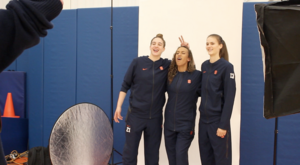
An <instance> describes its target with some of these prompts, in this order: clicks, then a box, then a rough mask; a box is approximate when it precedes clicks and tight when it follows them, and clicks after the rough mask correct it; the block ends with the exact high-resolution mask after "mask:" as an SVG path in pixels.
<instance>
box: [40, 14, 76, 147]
mask: <svg viewBox="0 0 300 165" xmlns="http://www.w3.org/2000/svg"><path fill="white" fill-rule="evenodd" d="M76 17H77V10H64V11H62V13H61V14H60V15H59V16H58V17H57V18H56V19H54V20H53V24H54V25H55V24H57V25H58V26H55V28H54V29H53V30H50V31H49V35H48V36H47V37H46V38H45V39H44V133H43V134H44V141H43V144H44V146H46V145H48V140H49V137H50V132H51V130H52V127H53V125H54V123H55V122H56V120H57V119H58V117H59V116H60V115H61V114H62V113H63V112H64V111H65V110H66V109H67V108H69V107H70V106H73V105H74V104H75V95H76V92H75V91H76V36H77V31H76V21H77V18H76Z"/></svg>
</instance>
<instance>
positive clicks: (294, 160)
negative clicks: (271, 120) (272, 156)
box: [277, 114, 300, 165]
mask: <svg viewBox="0 0 300 165" xmlns="http://www.w3.org/2000/svg"><path fill="white" fill-rule="evenodd" d="M299 118H300V114H295V115H289V116H283V117H279V118H278V139H277V164H278V165H280V164H290V165H292V164H300V156H299V155H300V150H299V148H300V143H299V138H300V129H299V125H300V120H299Z"/></svg>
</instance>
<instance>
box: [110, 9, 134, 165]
mask: <svg viewBox="0 0 300 165" xmlns="http://www.w3.org/2000/svg"><path fill="white" fill-rule="evenodd" d="M113 14H114V17H113V27H114V31H113V41H114V42H113V52H114V53H113V54H114V58H113V70H114V73H113V74H114V84H113V87H114V92H113V94H114V100H113V105H114V110H115V108H116V104H117V101H118V96H119V92H120V89H121V84H122V83H123V78H124V75H125V73H126V71H127V68H128V67H129V65H130V63H131V61H132V60H133V59H134V58H136V57H137V56H138V55H137V54H138V16H139V8H138V7H120V8H114V13H113ZM129 95H130V91H129V92H128V93H127V96H126V99H125V100H124V103H123V106H122V116H123V121H122V122H120V123H119V124H118V123H114V139H115V140H114V148H115V149H116V150H117V151H119V152H121V153H122V152H123V147H124V144H125V117H126V113H127V110H128V107H129ZM121 159H122V158H121V156H119V155H118V154H115V159H114V160H115V162H119V161H121Z"/></svg>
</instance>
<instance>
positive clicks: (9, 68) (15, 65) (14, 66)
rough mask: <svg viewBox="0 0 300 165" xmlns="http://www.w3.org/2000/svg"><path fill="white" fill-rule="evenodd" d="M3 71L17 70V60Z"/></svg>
mask: <svg viewBox="0 0 300 165" xmlns="http://www.w3.org/2000/svg"><path fill="white" fill-rule="evenodd" d="M4 70H5V71H8V70H17V60H15V61H14V62H13V63H11V64H10V65H9V66H8V67H7V68H5V69H4Z"/></svg>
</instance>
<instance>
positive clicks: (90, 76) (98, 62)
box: [76, 8, 111, 118]
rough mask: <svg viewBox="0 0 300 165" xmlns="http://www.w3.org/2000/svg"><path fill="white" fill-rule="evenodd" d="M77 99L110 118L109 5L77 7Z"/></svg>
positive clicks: (78, 101)
mask: <svg viewBox="0 0 300 165" xmlns="http://www.w3.org/2000/svg"><path fill="white" fill-rule="evenodd" d="M77 19H78V22H77V28H78V32H77V33H78V38H77V94H76V96H77V99H76V103H81V102H88V103H92V104H95V105H97V106H99V107H101V108H102V109H103V111H104V112H105V113H106V114H107V115H108V117H109V118H110V107H111V106H110V97H111V96H110V89H111V81H110V74H111V71H110V66H111V59H110V50H111V47H110V38H111V37H110V22H111V21H110V8H95V9H78V18H77Z"/></svg>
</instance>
